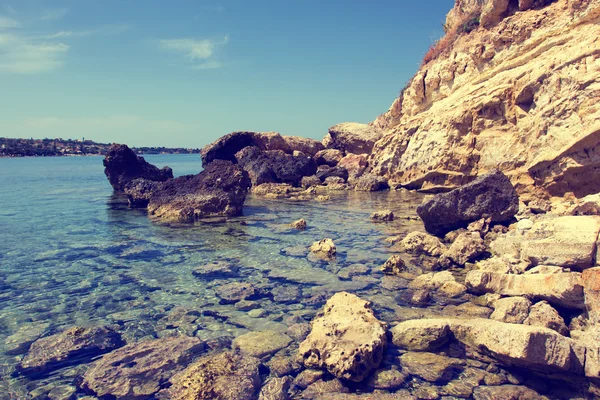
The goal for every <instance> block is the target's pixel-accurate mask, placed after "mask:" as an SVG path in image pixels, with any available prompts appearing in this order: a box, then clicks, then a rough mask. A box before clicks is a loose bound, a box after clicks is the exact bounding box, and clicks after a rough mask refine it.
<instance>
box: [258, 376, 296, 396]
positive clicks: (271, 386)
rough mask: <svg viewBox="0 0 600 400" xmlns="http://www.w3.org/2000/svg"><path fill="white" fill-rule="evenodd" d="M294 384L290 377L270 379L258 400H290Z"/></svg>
mask: <svg viewBox="0 0 600 400" xmlns="http://www.w3.org/2000/svg"><path fill="white" fill-rule="evenodd" d="M293 383H294V380H293V379H292V378H291V377H289V376H285V377H283V378H272V379H269V380H268V381H267V382H266V383H265V385H264V386H263V387H262V389H261V390H260V394H259V396H258V400H289V399H291V396H290V390H291V389H292V384H293Z"/></svg>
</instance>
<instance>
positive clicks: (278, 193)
mask: <svg viewBox="0 0 600 400" xmlns="http://www.w3.org/2000/svg"><path fill="white" fill-rule="evenodd" d="M299 190H300V189H298V188H294V187H293V186H292V185H289V184H287V183H262V184H260V185H254V186H252V189H251V192H252V194H255V195H257V196H264V197H266V198H269V199H282V198H289V197H291V196H292V195H294V194H297V193H298V192H299Z"/></svg>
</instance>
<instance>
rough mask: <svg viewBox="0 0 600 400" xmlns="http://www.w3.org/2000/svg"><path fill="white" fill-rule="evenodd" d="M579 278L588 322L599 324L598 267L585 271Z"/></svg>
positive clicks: (599, 284) (599, 270) (599, 274)
mask: <svg viewBox="0 0 600 400" xmlns="http://www.w3.org/2000/svg"><path fill="white" fill-rule="evenodd" d="M581 277H582V281H583V292H584V296H585V308H586V309H587V312H588V316H589V319H590V322H591V323H592V324H594V325H597V324H600V267H595V268H590V269H586V270H585V271H583V274H582V276H581Z"/></svg>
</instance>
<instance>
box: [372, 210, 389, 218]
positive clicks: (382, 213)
mask: <svg viewBox="0 0 600 400" xmlns="http://www.w3.org/2000/svg"><path fill="white" fill-rule="evenodd" d="M393 220H394V213H393V211H391V210H383V211H375V212H374V213H372V214H371V221H393Z"/></svg>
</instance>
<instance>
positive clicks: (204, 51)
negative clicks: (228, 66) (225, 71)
mask: <svg viewBox="0 0 600 400" xmlns="http://www.w3.org/2000/svg"><path fill="white" fill-rule="evenodd" d="M228 41H229V36H225V37H224V38H223V39H222V40H213V39H190V38H183V39H163V40H160V41H159V44H160V46H161V47H162V48H163V49H165V50H169V51H172V52H175V53H179V54H181V55H182V56H184V57H185V58H186V59H187V60H188V61H189V62H190V63H192V65H191V66H190V68H192V69H198V70H201V69H215V68H220V67H221V66H222V64H221V63H220V62H218V61H216V60H214V59H213V56H214V55H215V52H216V50H217V49H218V48H220V47H222V46H225V45H226V44H227V42H228Z"/></svg>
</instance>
